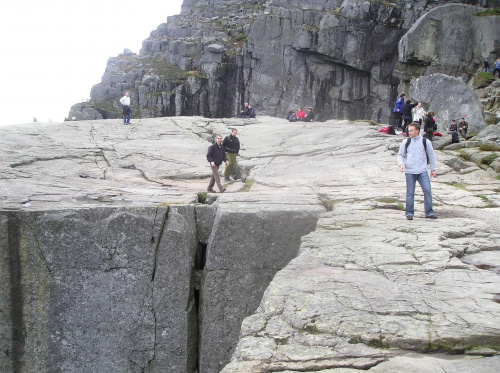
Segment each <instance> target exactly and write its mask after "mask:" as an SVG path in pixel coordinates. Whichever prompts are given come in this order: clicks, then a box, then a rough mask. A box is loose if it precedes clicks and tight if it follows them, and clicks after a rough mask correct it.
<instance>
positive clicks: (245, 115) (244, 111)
mask: <svg viewBox="0 0 500 373" xmlns="http://www.w3.org/2000/svg"><path fill="white" fill-rule="evenodd" d="M240 118H248V102H245V107H244V108H243V110H242V111H241V113H240Z"/></svg>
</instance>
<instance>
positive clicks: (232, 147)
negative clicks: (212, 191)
mask: <svg viewBox="0 0 500 373" xmlns="http://www.w3.org/2000/svg"><path fill="white" fill-rule="evenodd" d="M237 134H238V130H237V129H235V128H233V129H232V130H231V134H230V135H229V136H226V137H225V138H224V141H222V146H224V149H225V150H226V158H227V160H228V162H229V166H227V167H226V169H225V170H224V180H225V181H231V179H230V178H229V176H232V175H233V174H234V171H235V170H236V157H237V156H238V155H239V154H240V140H239V139H238V137H236V135H237Z"/></svg>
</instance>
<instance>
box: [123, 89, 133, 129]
mask: <svg viewBox="0 0 500 373" xmlns="http://www.w3.org/2000/svg"><path fill="white" fill-rule="evenodd" d="M120 104H122V105H123V124H130V117H131V116H132V110H131V109H130V96H129V93H128V92H125V96H123V97H122V98H120Z"/></svg>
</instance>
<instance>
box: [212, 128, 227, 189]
mask: <svg viewBox="0 0 500 373" xmlns="http://www.w3.org/2000/svg"><path fill="white" fill-rule="evenodd" d="M207 161H209V162H210V166H211V167H212V178H211V179H210V183H209V184H208V188H207V191H209V192H211V193H215V190H214V189H213V188H214V185H215V183H217V186H218V187H219V190H220V192H221V193H222V192H224V191H225V190H226V188H224V187H223V186H222V184H221V182H220V176H219V167H220V165H221V164H222V162H226V166H227V165H228V164H229V162H228V161H227V158H226V152H225V151H224V146H223V145H222V136H221V135H217V136H216V137H215V144H213V145H211V146H210V147H209V148H208V152H207Z"/></svg>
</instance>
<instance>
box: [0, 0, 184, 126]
mask: <svg viewBox="0 0 500 373" xmlns="http://www.w3.org/2000/svg"><path fill="white" fill-rule="evenodd" d="M181 5H182V0H140V1H131V0H119V1H118V0H85V1H82V2H75V1H70V0H45V1H43V0H10V1H3V2H2V5H0V51H1V55H0V66H1V69H0V74H1V75H2V80H1V81H2V85H1V86H0V107H1V111H0V113H1V114H0V125H9V124H18V123H27V122H32V121H33V117H36V118H37V119H38V121H39V122H47V121H49V120H52V121H54V122H60V121H63V120H64V118H65V117H67V116H68V112H69V109H70V107H71V106H72V105H74V104H76V103H78V102H81V101H85V100H87V99H89V98H90V90H91V88H92V86H93V85H94V84H97V83H99V82H100V81H101V77H102V75H103V73H104V70H105V68H106V62H107V60H108V58H109V57H115V56H117V55H118V54H120V53H122V52H123V50H124V49H125V48H128V49H130V50H132V52H134V53H139V51H140V49H141V46H142V41H143V40H144V39H147V38H148V37H149V34H150V32H151V31H153V30H155V29H156V27H158V25H160V24H161V23H164V22H166V21H167V16H171V15H175V14H179V13H180V11H181Z"/></svg>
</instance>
